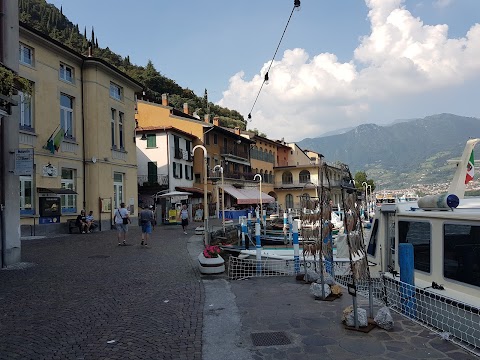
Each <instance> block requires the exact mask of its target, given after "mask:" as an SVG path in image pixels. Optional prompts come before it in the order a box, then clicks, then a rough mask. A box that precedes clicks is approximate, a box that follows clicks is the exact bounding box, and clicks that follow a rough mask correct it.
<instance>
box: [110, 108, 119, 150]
mask: <svg viewBox="0 0 480 360" xmlns="http://www.w3.org/2000/svg"><path fill="white" fill-rule="evenodd" d="M116 123H117V110H116V109H114V108H111V115H110V133H111V134H110V135H111V138H112V149H116V148H117V134H116Z"/></svg>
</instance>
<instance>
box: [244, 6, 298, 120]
mask: <svg viewBox="0 0 480 360" xmlns="http://www.w3.org/2000/svg"><path fill="white" fill-rule="evenodd" d="M295 10H300V0H294V1H293V8H292V11H291V12H290V16H289V17H288V21H287V24H286V25H285V29H283V33H282V37H281V38H280V41H279V42H278V45H277V48H276V49H275V53H274V54H273V57H272V60H271V61H270V65H269V66H268V69H267V72H266V73H265V76H264V78H263V81H262V85H261V86H260V89H259V90H258V94H257V97H256V98H255V101H254V102H253V105H252V108H251V109H250V112H249V113H248V120H250V119H251V118H252V111H253V109H254V108H255V104H256V103H257V100H258V97H259V96H260V93H261V92H262V89H263V85H265V83H267V82H268V72H269V71H270V68H271V67H272V65H273V61H274V60H275V56H277V52H278V49H279V48H280V44H281V43H282V40H283V37H284V36H285V33H286V32H287V28H288V24H289V23H290V19H291V18H292V16H293V12H294V11H295ZM248 120H247V121H248Z"/></svg>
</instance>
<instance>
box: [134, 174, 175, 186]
mask: <svg viewBox="0 0 480 360" xmlns="http://www.w3.org/2000/svg"><path fill="white" fill-rule="evenodd" d="M137 183H138V185H140V186H155V185H160V186H168V175H137Z"/></svg>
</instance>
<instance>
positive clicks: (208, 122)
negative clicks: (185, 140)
mask: <svg viewBox="0 0 480 360" xmlns="http://www.w3.org/2000/svg"><path fill="white" fill-rule="evenodd" d="M204 120H205V122H206V123H207V124H210V114H205V117H204Z"/></svg>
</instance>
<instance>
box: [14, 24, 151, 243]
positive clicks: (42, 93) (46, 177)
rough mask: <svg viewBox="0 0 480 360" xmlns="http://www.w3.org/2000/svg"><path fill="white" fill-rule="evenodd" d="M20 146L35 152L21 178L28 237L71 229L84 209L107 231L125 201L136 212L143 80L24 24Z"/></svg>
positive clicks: (21, 57) (21, 201)
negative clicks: (26, 89) (28, 89)
mask: <svg viewBox="0 0 480 360" xmlns="http://www.w3.org/2000/svg"><path fill="white" fill-rule="evenodd" d="M19 54H20V59H19V62H20V70H19V73H20V75H21V76H22V77H24V78H26V79H28V80H29V81H30V83H31V84H32V88H33V92H32V94H31V95H27V94H20V97H21V99H22V101H21V106H20V108H21V109H20V119H19V123H18V129H19V134H20V140H19V142H20V148H30V149H33V151H34V174H33V175H32V176H20V179H19V184H20V215H21V223H22V225H23V226H22V231H23V233H25V234H32V233H35V234H39V233H51V232H65V230H66V225H65V223H66V222H67V220H70V219H74V218H76V216H77V214H78V213H79V212H80V210H81V209H85V210H86V211H87V212H88V211H90V210H91V211H93V212H94V216H95V218H96V220H97V221H98V222H99V224H100V230H106V229H110V228H111V224H112V221H113V212H114V210H115V209H116V208H118V207H119V206H120V203H122V202H124V203H126V205H127V207H128V208H129V210H130V212H131V215H132V216H133V217H135V216H136V214H137V209H136V208H137V206H136V205H137V198H138V196H137V166H136V160H137V158H136V144H135V141H136V139H135V121H134V120H135V119H134V112H135V101H136V96H135V93H136V92H139V91H141V89H142V87H141V84H139V83H138V82H136V81H135V80H133V79H131V78H130V77H128V76H127V75H126V74H124V73H122V72H121V71H119V70H118V69H116V68H115V67H113V66H112V65H110V64H108V63H107V62H105V61H103V60H102V59H99V58H95V57H93V56H92V55H91V54H90V56H84V55H82V54H79V53H77V52H75V51H73V50H71V49H69V48H68V47H66V46H64V45H63V44H61V43H59V42H57V41H55V40H53V39H51V38H49V37H48V36H45V35H44V34H42V33H40V32H38V31H36V30H35V29H33V28H31V27H29V26H27V25H25V24H21V26H20V42H19Z"/></svg>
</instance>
